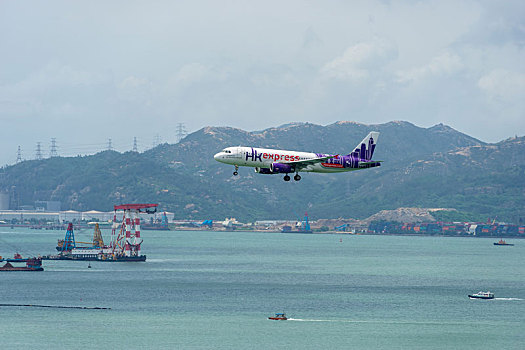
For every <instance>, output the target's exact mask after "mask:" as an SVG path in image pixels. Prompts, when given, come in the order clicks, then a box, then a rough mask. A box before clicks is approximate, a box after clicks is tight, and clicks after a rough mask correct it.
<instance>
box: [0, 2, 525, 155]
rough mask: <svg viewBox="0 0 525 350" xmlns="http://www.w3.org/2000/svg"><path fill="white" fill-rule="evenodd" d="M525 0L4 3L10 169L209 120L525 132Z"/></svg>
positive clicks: (1, 49) (0, 112)
mask: <svg viewBox="0 0 525 350" xmlns="http://www.w3.org/2000/svg"><path fill="white" fill-rule="evenodd" d="M524 45H525V2H524V1H521V0H519V1H484V0H478V1H457V0H453V1H448V0H444V1H443V0H439V1H346V0H343V1H331V0H324V1H306V0H303V1H294V0H289V1H273V0H267V1H210V0H192V1H183V0H181V1H130V0H125V1H124V0H113V1H107V0H105V1H99V0H89V1H83V0H77V1H69V0H66V1H54V0H46V1H32V0H27V1H8V0H0V147H1V150H2V151H1V152H0V165H6V164H14V163H15V162H16V160H17V150H18V146H20V149H21V156H22V158H23V159H26V160H28V159H34V158H35V156H36V149H37V142H40V143H41V153H42V156H43V157H47V156H49V153H50V150H51V139H52V138H54V139H55V140H56V146H57V148H56V149H57V153H58V154H59V155H61V156H75V155H79V154H82V155H84V154H90V153H95V152H97V151H101V150H103V149H106V148H108V143H109V139H111V145H112V148H113V149H116V150H119V151H128V150H131V149H132V148H133V145H134V138H136V140H137V148H138V150H139V151H144V150H146V149H148V148H151V147H152V146H153V145H154V144H158V143H159V142H168V143H175V142H176V141H177V128H178V126H179V124H180V123H182V124H183V125H184V127H185V129H186V130H187V131H188V132H193V131H196V130H199V129H201V128H203V127H205V126H231V127H236V128H241V129H244V130H248V131H254V130H263V129H266V128H269V127H274V126H279V125H282V124H286V123H289V122H310V123H315V124H320V125H328V124H332V123H334V122H336V121H340V120H348V121H356V122H360V123H364V124H379V123H385V122H389V121H392V120H405V121H409V122H411V123H414V124H415V125H417V126H420V127H430V126H433V125H435V124H439V123H444V124H446V125H449V126H451V127H453V128H454V129H456V130H459V131H461V132H463V133H466V134H468V135H470V136H473V137H476V138H478V139H480V140H481V141H484V142H498V141H501V140H503V139H506V138H509V137H514V136H515V135H518V136H523V135H525V51H524Z"/></svg>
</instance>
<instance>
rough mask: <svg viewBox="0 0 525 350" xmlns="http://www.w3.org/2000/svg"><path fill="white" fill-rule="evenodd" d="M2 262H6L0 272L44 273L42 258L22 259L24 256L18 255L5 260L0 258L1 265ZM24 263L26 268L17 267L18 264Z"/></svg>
mask: <svg viewBox="0 0 525 350" xmlns="http://www.w3.org/2000/svg"><path fill="white" fill-rule="evenodd" d="M2 262H5V265H4V266H0V271H44V268H43V267H42V259H41V258H40V257H38V258H22V256H21V255H20V254H18V253H17V254H15V256H14V257H13V258H7V259H3V258H2V257H0V263H2ZM23 263H25V266H16V265H17V264H23ZM13 264H14V265H13Z"/></svg>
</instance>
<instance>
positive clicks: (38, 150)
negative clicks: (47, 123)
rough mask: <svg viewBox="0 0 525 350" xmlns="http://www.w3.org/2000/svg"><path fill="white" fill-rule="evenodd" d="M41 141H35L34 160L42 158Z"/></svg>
mask: <svg viewBox="0 0 525 350" xmlns="http://www.w3.org/2000/svg"><path fill="white" fill-rule="evenodd" d="M41 144H42V142H37V143H36V151H35V158H36V160H42V146H41Z"/></svg>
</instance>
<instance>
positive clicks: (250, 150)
mask: <svg viewBox="0 0 525 350" xmlns="http://www.w3.org/2000/svg"><path fill="white" fill-rule="evenodd" d="M378 136H379V132H376V131H372V132H370V133H369V134H368V135H367V136H366V137H365V138H364V139H363V141H361V142H360V143H359V144H358V145H357V146H356V147H355V148H354V151H353V152H351V153H350V154H347V155H343V156H341V155H338V154H337V155H333V154H324V153H313V152H297V151H286V150H282V149H271V148H258V147H242V146H238V147H228V148H225V149H223V150H222V151H221V152H219V153H217V154H216V155H215V156H214V157H213V158H215V160H217V161H219V162H221V163H226V164H231V165H234V166H235V171H234V172H233V175H238V172H237V170H238V169H239V167H240V166H248V167H253V168H255V172H257V173H259V174H286V175H285V176H284V180H285V181H289V180H290V176H289V175H288V174H291V173H295V176H294V180H295V181H299V180H300V179H301V176H300V175H299V172H314V173H340V172H346V171H352V170H359V169H366V168H373V167H376V166H380V165H381V162H377V161H373V160H372V156H373V154H374V149H375V147H376V142H377V138H378Z"/></svg>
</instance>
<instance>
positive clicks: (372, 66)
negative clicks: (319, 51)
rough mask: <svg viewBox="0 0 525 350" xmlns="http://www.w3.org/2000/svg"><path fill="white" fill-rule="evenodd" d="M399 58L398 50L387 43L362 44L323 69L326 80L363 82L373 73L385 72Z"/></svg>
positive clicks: (354, 46)
mask: <svg viewBox="0 0 525 350" xmlns="http://www.w3.org/2000/svg"><path fill="white" fill-rule="evenodd" d="M396 58H397V48H396V47H395V46H394V45H393V44H391V43H388V42H386V41H381V40H377V41H373V42H362V43H358V44H355V45H353V46H350V47H349V48H347V49H346V50H345V52H344V53H343V55H342V56H339V57H336V58H335V59H333V60H332V61H330V62H328V63H326V64H325V65H324V66H323V67H322V68H321V74H322V75H323V76H324V77H326V78H329V79H330V78H331V79H341V80H351V81H362V80H365V79H367V78H368V77H369V76H370V74H371V72H372V71H375V70H381V71H382V70H384V69H385V66H386V65H388V64H389V63H390V62H391V61H393V60H395V59H396Z"/></svg>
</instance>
